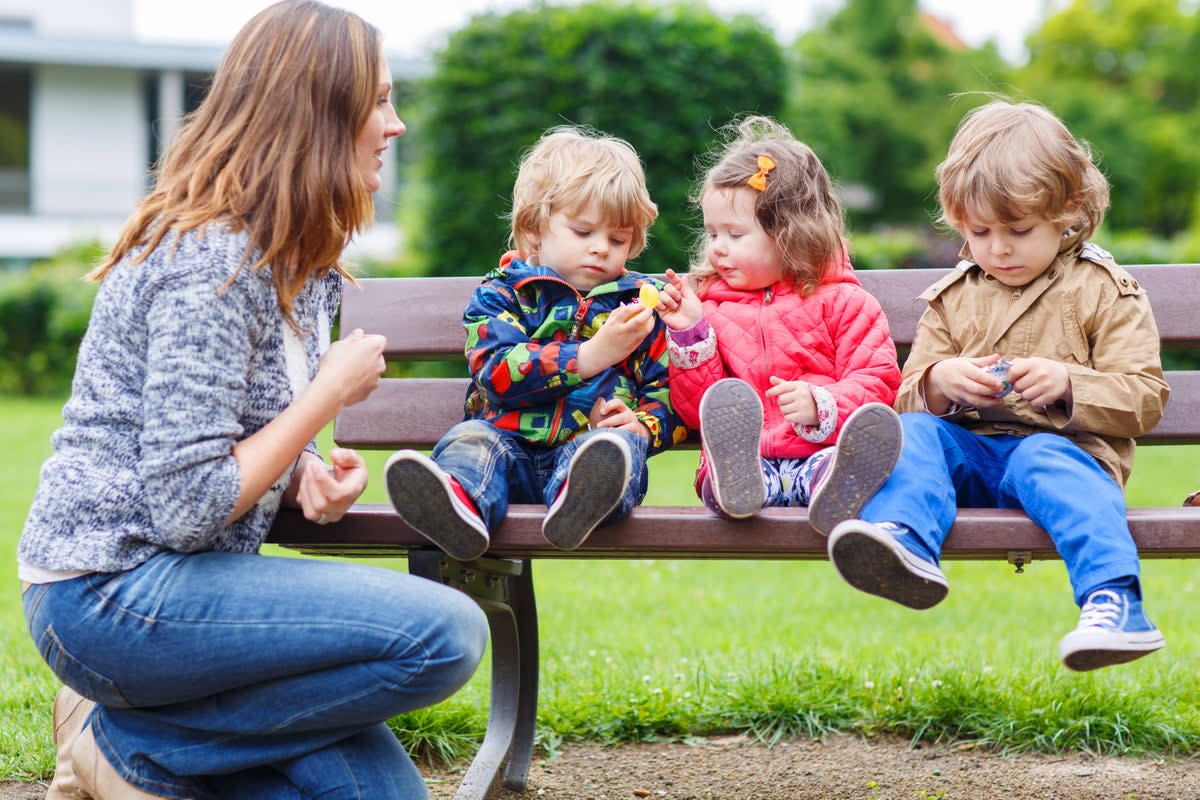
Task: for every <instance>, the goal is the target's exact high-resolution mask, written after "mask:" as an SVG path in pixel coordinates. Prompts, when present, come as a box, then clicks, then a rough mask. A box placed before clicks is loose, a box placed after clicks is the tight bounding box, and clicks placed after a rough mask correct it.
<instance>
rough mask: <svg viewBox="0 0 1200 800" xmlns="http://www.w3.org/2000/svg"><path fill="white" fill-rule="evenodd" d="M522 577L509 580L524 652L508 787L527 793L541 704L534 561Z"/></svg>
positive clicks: (506, 775)
mask: <svg viewBox="0 0 1200 800" xmlns="http://www.w3.org/2000/svg"><path fill="white" fill-rule="evenodd" d="M523 563H524V569H522V570H521V574H520V575H515V576H513V577H512V578H510V579H509V587H510V589H511V592H510V597H509V602H510V604H511V605H512V609H513V614H514V615H515V619H516V623H517V647H518V648H519V649H520V651H521V661H520V664H519V676H518V679H519V680H520V689H519V694H518V695H517V720H516V727H515V730H514V731H513V741H512V745H511V746H510V747H509V750H508V768H507V769H505V771H504V785H505V786H507V787H508V788H510V789H512V790H514V791H518V792H523V791H525V783H526V780H527V779H528V777H529V764H530V761H531V760H532V759H533V737H534V734H535V733H536V731H537V705H538V668H539V661H538V621H537V603H536V602H535V600H534V596H533V571H532V568H533V562H531V561H525V562H523Z"/></svg>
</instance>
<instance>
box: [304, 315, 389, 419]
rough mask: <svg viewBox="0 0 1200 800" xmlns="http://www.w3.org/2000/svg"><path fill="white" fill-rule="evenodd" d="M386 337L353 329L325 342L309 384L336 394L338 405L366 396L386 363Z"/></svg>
mask: <svg viewBox="0 0 1200 800" xmlns="http://www.w3.org/2000/svg"><path fill="white" fill-rule="evenodd" d="M386 346H387V339H385V338H384V337H382V336H380V335H379V334H377V333H363V331H362V328H355V329H354V330H352V331H350V333H349V334H348V335H347V336H346V337H345V338H344V339H340V340H338V341H336V342H334V343H333V344H331V345H329V349H328V350H326V351H325V355H323V356H321V363H320V365H319V366H318V367H317V375H316V377H315V378H313V383H314V384H317V383H320V385H321V386H323V387H326V388H327V389H328V390H329V391H332V392H335V393H337V396H338V397H339V403H338V407H339V408H342V407H345V406H350V405H354V404H355V403H360V402H362V401H363V400H365V399H366V398H367V395H369V394H370V393H371V392H373V391H375V388H376V387H377V386H379V378H380V376H381V375H383V369H384V367H385V366H386V365H385V364H384V360H383V349H384V348H385V347H386Z"/></svg>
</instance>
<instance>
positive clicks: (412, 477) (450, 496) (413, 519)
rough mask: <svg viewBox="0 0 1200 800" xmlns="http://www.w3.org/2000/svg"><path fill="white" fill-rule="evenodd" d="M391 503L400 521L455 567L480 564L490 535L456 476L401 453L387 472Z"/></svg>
mask: <svg viewBox="0 0 1200 800" xmlns="http://www.w3.org/2000/svg"><path fill="white" fill-rule="evenodd" d="M383 474H384V479H385V481H386V483H387V493H388V497H389V498H391V501H392V506H393V507H394V508H395V509H396V513H397V514H399V515H400V519H402V520H404V522H405V524H406V525H408V527H410V528H412V529H413V530H414V531H416V532H417V533H419V534H421V535H422V536H424V537H425V538H426V539H428V540H429V541H431V542H433V543H434V544H436V545H437V546H438V547H440V548H441V549H442V550H444V551H445V552H446V555H448V556H450V557H451V558H453V559H455V560H457V561H470V560H472V559H475V558H479V557H480V556H481V555H483V554H484V552H486V551H487V548H488V541H489V539H488V530H487V525H486V524H484V521H483V518H482V517H480V516H479V511H478V510H477V509H476V508H475V504H474V503H473V502H472V501H471V498H470V496H469V495H467V493H466V491H465V490H464V489H463V488H462V486H460V485H459V483H458V481H456V480H455V479H454V478H453V476H451V475H450V474H448V473H446V472H444V471H442V469H441V467H439V466H438V465H437V462H435V461H434V460H433V459H431V458H429V457H428V456H426V455H424V454H422V453H418V452H417V451H416V450H399V451H397V452H395V453H393V454H392V457H391V458H389V459H388V460H387V464H386V465H384V468H383Z"/></svg>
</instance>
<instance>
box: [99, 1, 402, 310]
mask: <svg viewBox="0 0 1200 800" xmlns="http://www.w3.org/2000/svg"><path fill="white" fill-rule="evenodd" d="M382 55H383V54H382V49H381V38H380V35H379V32H378V30H376V29H375V28H374V27H373V26H371V25H369V24H368V23H366V22H364V21H363V20H362V19H361V18H359V17H358V16H357V15H355V14H352V13H350V12H348V11H344V10H342V9H337V8H333V7H330V6H327V5H324V4H323V3H319V2H313V1H312V0H284V2H280V3H276V4H274V5H271V6H269V7H268V8H266V9H265V10H263V11H261V12H260V13H258V14H257V15H256V16H254V17H253V18H252V19H251V20H250V21H249V22H247V23H246V25H245V26H244V27H243V28H242V29H241V31H240V32H239V33H238V34H237V36H236V37H235V38H234V40H233V43H232V44H230V46H229V49H228V51H227V52H226V53H225V55H224V57H223V58H222V60H221V64H220V66H219V67H218V68H217V71H216V74H215V75H214V76H213V81H212V88H211V89H210V90H209V92H208V95H207V96H206V97H205V99H204V101H203V102H202V103H201V104H200V107H199V108H198V109H196V111H195V112H193V113H192V114H191V115H190V116H189V117H188V118H187V120H185V122H184V123H183V125H182V127H181V128H180V129H179V132H178V134H177V135H176V136H175V138H174V140H173V141H172V142H171V144H170V146H169V147H168V149H167V151H166V153H165V154H164V155H163V158H162V161H161V163H160V166H159V168H158V170H157V176H156V180H155V185H154V188H153V190H151V192H150V193H149V194H148V195H146V197H145V198H144V199H143V200H142V201H141V203H140V204H139V206H138V209H137V211H136V212H135V213H134V214H133V216H132V217H131V218H130V219H129V220H128V221H127V222H126V223H125V226H124V228H123V229H122V231H121V234H120V237H119V239H118V241H117V243H116V246H114V247H113V249H112V252H111V253H110V254H109V256H108V258H107V260H105V262H104V263H103V264H101V265H100V266H99V267H97V268H96V269H95V270H93V271H92V273H91V274H90V275H89V276H88V277H89V278H90V279H92V280H102V279H103V278H104V276H105V275H107V274H108V272H109V270H111V269H112V267H113V266H114V265H115V264H116V263H117V262H118V261H120V260H121V259H122V258H123V257H125V256H126V255H127V254H129V253H130V252H131V251H132V250H134V249H135V248H138V247H141V246H143V245H144V246H145V249H143V250H142V251H141V252H139V253H137V254H136V255H135V256H134V263H140V262H142V261H144V260H145V259H146V257H147V256H148V255H149V254H150V252H151V251H152V250H153V249H154V248H156V247H158V246H159V244H160V243H162V241H163V239H164V237H166V236H167V235H168V234H169V233H172V232H175V233H179V234H182V233H186V232H187V231H191V230H194V229H201V231H202V230H203V228H204V226H206V225H207V224H208V223H210V222H214V221H220V222H222V223H224V224H227V225H229V226H230V227H231V228H232V229H233V230H235V231H241V230H245V231H247V232H248V233H249V238H250V243H249V245H248V249H247V252H246V254H245V257H244V260H243V262H242V265H241V266H242V267H244V266H245V265H246V263H247V262H249V261H250V259H251V258H252V257H254V251H255V250H257V257H256V260H254V262H253V263H252V264H251V268H252V269H260V268H263V267H266V266H267V265H270V268H271V278H272V280H273V282H274V284H275V291H276V294H277V295H278V298H279V305H280V308H281V310H282V311H283V314H284V317H285V319H287V320H288V321H289V323H292V322H293V320H292V316H291V310H292V302H293V300H294V299H295V297H296V295H297V294H298V293H299V292H300V290H301V289H302V288H303V286H304V284H305V282H307V280H308V279H309V277H310V276H311V275H312V274H314V273H321V272H324V271H327V270H329V269H336V270H338V271H339V272H341V273H342V274H343V275H347V273H346V271H345V269H344V268H343V267H342V265H341V264H340V261H339V259H340V257H341V253H342V250H343V249H344V248H345V247H346V245H347V243H348V242H349V240H350V238H351V237H352V236H353V235H354V234H355V233H357V232H358V231H359V230H361V229H362V228H365V227H366V226H367V225H368V224H369V223H370V221H371V219H372V217H373V216H374V204H373V201H372V198H371V192H370V190H369V188H368V186H367V184H366V182H365V181H364V179H363V176H362V175H361V174H360V171H359V170H358V169H357V168H356V166H355V140H356V138H357V135H358V132H359V131H360V130H361V129H362V127H363V125H364V124H365V122H366V120H367V117H368V115H369V114H370V113H371V111H372V109H373V108H374V104H375V101H376V98H377V96H378V91H379V89H378V83H379V75H380V69H381V58H382Z"/></svg>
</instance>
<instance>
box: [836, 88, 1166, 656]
mask: <svg viewBox="0 0 1200 800" xmlns="http://www.w3.org/2000/svg"><path fill="white" fill-rule="evenodd" d="M937 176H938V183H939V188H940V191H939V200H940V203H941V211H942V213H941V221H942V222H943V223H945V224H947V225H948V226H950V227H952V228H953V229H955V230H956V231H957V232H958V233H959V234H960V235H961V236H962V237H963V239H964V240H965V242H966V245H965V247H964V249H963V256H964V260H963V261H961V262H960V263H959V265H958V267H957V268H956V269H955V270H954V271H953V272H952V273H951V274H950V275H948V276H947V277H946V278H944V279H943V280H941V281H939V282H938V283H936V284H934V285H933V286H932V287H930V288H929V289H928V290H926V292H925V293H924V294H923V295H921V297H922V299H924V300H926V301H927V302H928V303H929V306H928V308H927V309H926V311H925V313H924V315H923V316H922V317H921V322H920V326H919V328H918V332H917V336H916V340H915V342H914V344H913V348H912V352H911V354H910V355H909V357H908V359H907V361H906V363H905V366H904V375H903V382H902V384H901V387H900V393H899V396H898V397H897V399H896V407H897V408H898V409H899V410H901V411H904V412H909V413H904V414H903V415H902V416H901V422H902V424H903V430H904V437H905V439H904V445H903V450H902V452H901V456H900V460H899V463H898V464H897V465H896V467H895V469H894V470H893V472H892V474H891V476H890V477H889V479H888V480H887V482H886V483H885V484H884V485H883V487H882V488H881V489H880V490H879V491H878V493H876V495H875V496H874V498H873V499H872V500H871V501H870V502H869V503H868V504H867V506H866V507H865V508H864V509H863V511H862V515H861V516H862V518H861V519H854V520H845V521H841V522H840V523H839V524H837V525H836V527H833V530H832V532H831V533H830V537H829V556H830V559H831V560H832V562H833V564H834V566H835V567H836V568H837V570H838V572H839V573H840V574H841V575H842V577H843V578H845V580H846V581H847V582H848V583H850V585H851V586H854V587H855V588H857V589H860V590H862V591H864V592H868V593H870V594H874V595H878V596H880V597H884V598H887V599H889V600H894V601H895V602H897V603H901V604H903V605H906V606H909V607H911V608H928V607H930V606H933V605H935V604H937V603H938V602H940V601H941V600H942V599H943V598H944V597H945V596H946V594H947V592H948V591H949V587H948V584H947V582H946V578H945V575H943V574H942V571H941V570H940V569H939V568H938V559H939V556H940V553H941V547H942V543H943V542H944V540H945V538H946V535H947V533H948V532H949V530H950V527H951V525H952V524H953V523H954V517H955V513H956V508H958V507H964V508H970V507H1000V508H1016V509H1022V510H1024V511H1025V512H1026V513H1027V514H1028V515H1029V516H1030V518H1031V519H1033V521H1034V522H1036V523H1037V524H1038V525H1040V526H1041V527H1042V528H1043V529H1045V530H1046V532H1047V533H1049V535H1050V537H1051V539H1052V540H1053V541H1054V544H1055V547H1057V548H1058V551H1059V553H1060V554H1061V556H1062V558H1063V561H1064V562H1065V564H1066V567H1067V572H1068V574H1069V575H1070V579H1071V585H1072V589H1073V592H1074V596H1075V601H1076V603H1077V604H1078V605H1079V606H1081V607H1082V611H1081V614H1080V617H1079V623H1078V626H1077V627H1076V628H1075V629H1074V630H1072V631H1071V632H1070V633H1068V634H1067V635H1066V636H1064V637H1063V639H1062V641H1061V642H1060V645H1059V653H1060V656H1061V657H1062V660H1063V662H1064V663H1065V664H1066V666H1067V667H1069V668H1071V669H1074V670H1090V669H1095V668H1097V667H1103V666H1108V665H1111V664H1118V663H1122V662H1125V661H1131V660H1133V659H1136V658H1139V657H1141V656H1143V655H1146V654H1147V653H1150V652H1152V651H1154V650H1157V649H1158V648H1160V647H1162V646H1163V643H1164V642H1163V637H1162V634H1161V633H1159V631H1158V629H1157V628H1155V627H1154V625H1152V624H1151V623H1150V622H1149V620H1147V619H1146V617H1145V615H1144V614H1143V613H1142V606H1141V599H1142V598H1141V585H1140V583H1139V578H1138V575H1139V571H1138V555H1137V549H1136V547H1135V546H1134V543H1133V539H1132V537H1131V536H1130V533H1129V527H1128V524H1127V523H1126V518H1125V499H1124V493H1123V488H1122V487H1123V486H1124V484H1125V481H1126V479H1127V478H1128V477H1129V471H1130V467H1131V465H1132V461H1133V448H1134V437H1136V436H1139V435H1141V434H1142V433H1144V432H1146V431H1148V430H1149V429H1150V428H1152V427H1154V425H1155V424H1156V423H1157V422H1158V420H1159V418H1160V417H1161V416H1162V411H1163V407H1164V405H1165V404H1166V401H1167V395H1168V392H1169V389H1168V387H1167V384H1166V381H1165V380H1164V378H1163V372H1162V366H1161V363H1160V360H1159V339H1158V330H1157V327H1156V326H1155V323H1154V317H1153V315H1152V314H1151V311H1150V304H1149V302H1148V301H1147V299H1146V295H1145V291H1144V290H1143V289H1142V288H1141V287H1140V286H1139V285H1138V283H1137V282H1136V281H1135V280H1134V279H1133V278H1132V277H1131V276H1130V275H1129V273H1127V272H1126V271H1125V270H1123V269H1121V268H1120V267H1119V266H1117V264H1116V263H1115V262H1114V261H1113V260H1112V257H1111V256H1110V255H1109V254H1108V253H1106V252H1104V251H1103V250H1101V249H1100V248H1099V247H1096V246H1095V245H1092V244H1090V243H1087V238H1088V237H1089V236H1090V235H1091V234H1092V232H1093V231H1094V230H1095V229H1096V227H1097V226H1098V225H1099V224H1100V222H1101V220H1102V219H1103V217H1104V211H1105V209H1106V208H1107V206H1108V184H1107V181H1106V180H1105V179H1104V176H1103V175H1101V174H1100V172H1099V170H1098V169H1096V167H1095V166H1094V164H1093V163H1092V160H1091V154H1090V152H1089V151H1088V149H1087V147H1086V146H1085V145H1084V144H1082V143H1081V142H1079V141H1077V140H1076V139H1075V137H1074V136H1073V135H1072V134H1071V133H1070V131H1069V130H1067V128H1066V126H1065V125H1063V123H1062V122H1061V121H1060V120H1059V119H1058V118H1057V117H1055V116H1054V115H1053V114H1052V113H1050V112H1049V111H1047V110H1046V109H1045V108H1042V107H1040V106H1036V105H1032V104H1025V103H1023V104H1019V105H1014V104H1011V103H1007V102H993V103H989V104H988V105H985V106H983V107H981V108H978V109H975V110H974V111H972V112H970V113H969V114H968V115H967V117H966V118H965V119H964V120H963V123H962V124H961V125H960V127H959V130H958V133H957V134H956V136H955V138H954V141H953V142H952V143H951V145H950V152H949V155H948V156H947V158H946V160H945V161H943V162H942V164H941V165H940V166H939V167H938V171H937ZM852 478H853V476H847V479H852Z"/></svg>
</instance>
